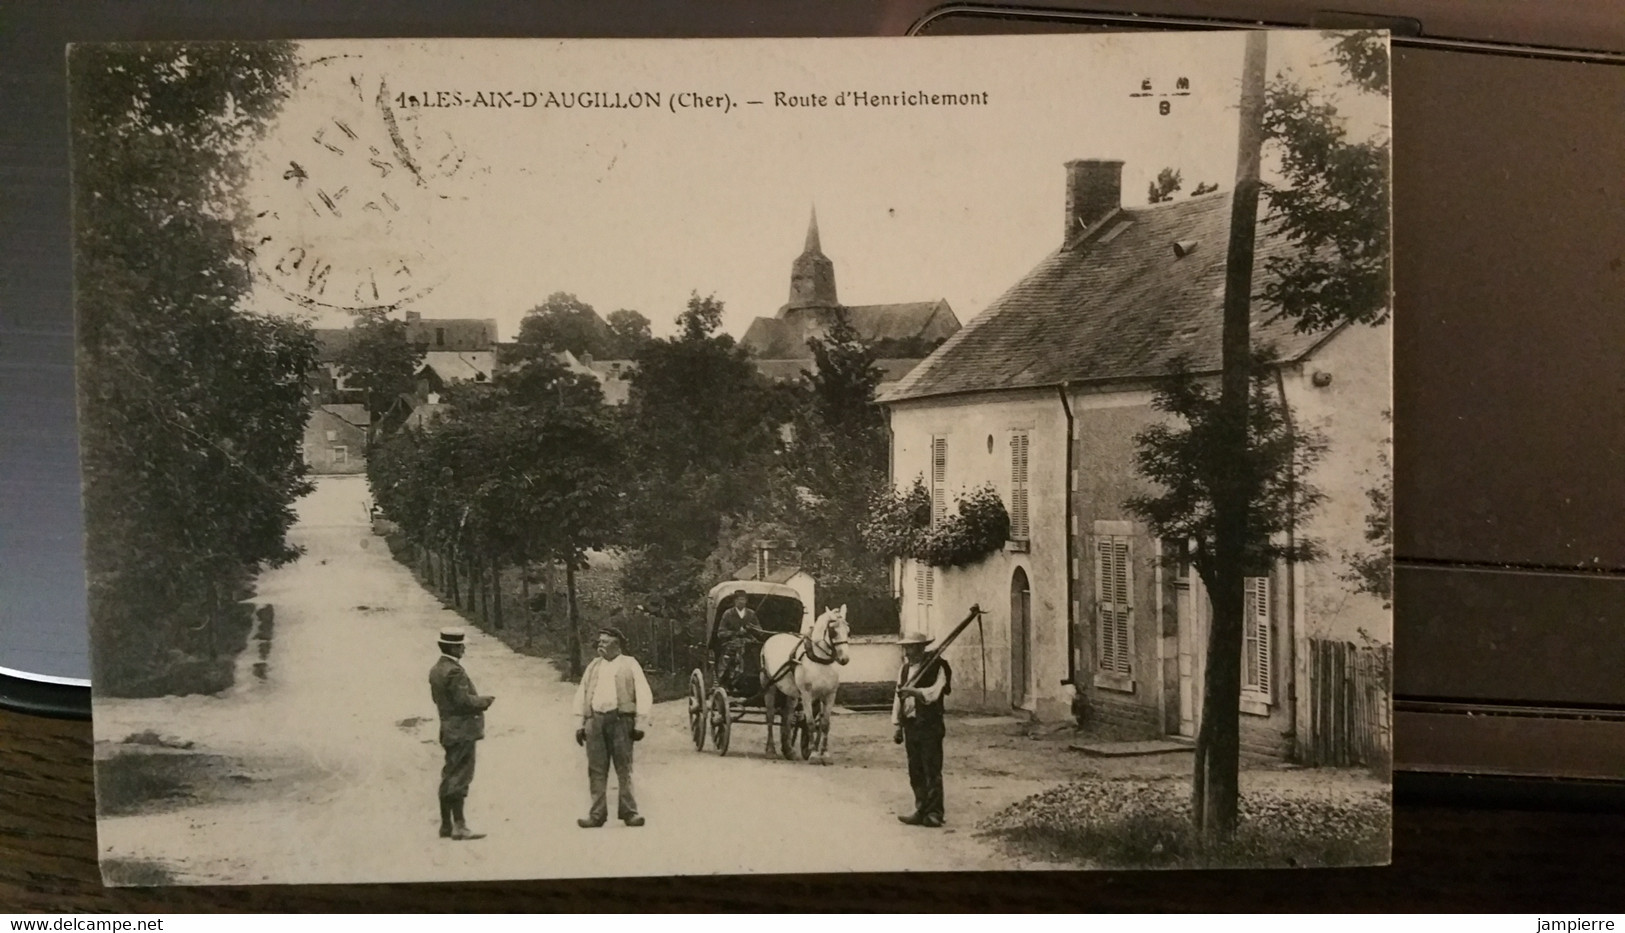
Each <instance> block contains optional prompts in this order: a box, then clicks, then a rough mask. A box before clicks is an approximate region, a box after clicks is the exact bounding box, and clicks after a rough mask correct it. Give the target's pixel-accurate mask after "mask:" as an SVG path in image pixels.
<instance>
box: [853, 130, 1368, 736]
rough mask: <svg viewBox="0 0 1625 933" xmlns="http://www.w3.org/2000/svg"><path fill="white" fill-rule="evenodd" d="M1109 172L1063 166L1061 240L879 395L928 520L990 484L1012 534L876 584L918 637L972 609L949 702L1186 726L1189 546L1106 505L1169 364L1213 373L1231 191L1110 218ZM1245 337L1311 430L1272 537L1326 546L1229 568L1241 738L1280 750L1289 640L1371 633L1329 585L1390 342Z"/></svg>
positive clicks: (1259, 328)
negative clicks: (981, 556) (930, 513)
mask: <svg viewBox="0 0 1625 933" xmlns="http://www.w3.org/2000/svg"><path fill="white" fill-rule="evenodd" d="M1120 173H1121V163H1115V162H1096V161H1079V162H1074V163H1070V164H1069V165H1068V177H1067V199H1066V235H1065V236H1064V238H1063V240H1062V244H1061V247H1060V248H1059V249H1058V250H1057V251H1056V252H1055V253H1054V254H1052V255H1051V256H1049V257H1047V258H1046V259H1045V260H1044V261H1043V262H1041V263H1040V264H1039V266H1038V267H1037V268H1035V269H1034V270H1033V272H1032V273H1030V274H1029V275H1028V276H1027V277H1025V278H1024V279H1022V280H1021V281H1020V282H1018V283H1017V284H1016V285H1015V286H1013V287H1012V288H1011V289H1010V290H1009V291H1007V292H1006V293H1005V294H1004V295H1003V296H1001V297H1000V298H999V299H998V300H996V301H995V302H994V303H993V304H991V305H990V306H989V308H988V309H987V310H986V311H985V312H984V313H983V314H982V315H979V316H978V317H977V318H976V319H974V320H972V321H971V323H970V324H969V325H968V326H967V327H966V328H965V329H964V330H962V331H960V332H959V333H958V334H956V335H955V336H954V337H953V338H950V340H949V341H948V342H947V343H945V344H944V345H943V346H942V347H941V348H940V349H939V350H938V351H937V352H936V353H934V354H933V355H932V356H931V357H930V358H928V359H927V360H926V361H925V362H923V363H922V364H921V365H920V366H919V367H918V368H916V369H915V370H914V372H912V373H910V375H909V376H908V377H906V378H905V379H904V380H902V381H901V382H900V383H898V384H897V385H896V386H894V387H891V388H890V389H889V390H888V391H886V392H885V393H884V394H883V396H882V401H883V403H884V404H885V405H886V408H887V410H888V412H889V418H890V424H891V431H892V437H893V445H892V474H893V478H894V480H895V481H896V482H897V484H898V485H900V486H902V485H907V484H909V483H911V482H912V481H913V479H914V477H916V476H919V477H921V478H922V479H923V480H924V481H925V483H926V484H927V487H928V488H929V489H930V490H931V492H932V496H933V502H934V508H935V510H936V511H937V514H939V515H940V514H943V511H944V510H945V509H952V503H953V500H954V499H955V497H957V496H960V495H963V494H964V493H965V492H968V491H969V490H970V489H973V488H975V487H977V486H980V485H984V484H991V485H992V486H993V488H994V489H995V490H996V491H997V492H998V493H999V496H1000V498H1001V499H1002V500H1003V501H1004V503H1005V505H1006V508H1007V510H1008V511H1009V512H1010V514H1011V525H1012V530H1011V534H1010V538H1011V540H1010V541H1009V542H1008V543H1007V544H1006V546H1005V547H1004V548H1003V549H1002V550H1001V551H999V552H997V553H994V554H992V555H991V556H989V557H988V558H987V559H985V560H983V561H981V562H979V563H976V564H974V565H971V566H969V567H965V568H957V569H943V568H930V567H925V566H923V565H920V564H918V563H917V562H914V561H900V562H898V564H897V567H896V588H897V593H898V596H899V598H900V601H901V606H902V613H903V623H904V625H905V626H907V627H919V628H921V629H923V630H925V631H926V632H927V633H929V634H931V635H932V636H933V637H937V636H941V635H943V634H945V633H946V632H947V631H948V630H950V629H951V628H952V627H953V626H954V625H955V624H956V623H958V622H959V621H960V620H961V619H962V618H964V616H965V614H966V613H967V612H968V610H969V609H970V607H971V606H972V605H979V606H980V607H981V608H982V610H983V611H984V612H985V616H984V617H983V619H982V621H981V625H980V628H978V627H977V626H975V625H973V626H972V627H971V628H970V629H968V630H967V631H966V632H965V633H964V634H963V635H962V636H961V637H960V638H959V640H958V641H956V642H955V644H954V645H953V647H952V648H950V649H949V652H948V656H949V658H950V660H951V661H952V663H953V664H954V666H955V671H956V674H957V683H956V687H955V691H954V694H953V702H954V703H955V704H957V705H958V706H960V707H962V708H974V709H980V710H985V711H1018V712H1022V713H1025V714H1029V715H1031V716H1033V717H1035V718H1037V719H1040V720H1063V719H1066V718H1068V717H1071V716H1076V717H1078V718H1079V719H1080V720H1081V721H1082V722H1084V723H1087V724H1090V725H1092V726H1095V727H1098V728H1100V729H1101V730H1103V731H1107V732H1111V733H1118V734H1121V735H1123V736H1125V737H1134V738H1150V737H1157V736H1184V737H1194V735H1195V734H1196V729H1197V728H1198V726H1199V724H1200V719H1201V705H1202V702H1201V700H1202V697H1201V694H1202V684H1203V677H1204V676H1205V654H1206V644H1207V630H1208V620H1209V618H1210V617H1211V605H1210V601H1209V599H1208V597H1207V594H1206V592H1205V590H1204V589H1203V587H1202V583H1201V580H1200V579H1199V577H1198V576H1197V575H1196V574H1195V573H1194V571H1193V570H1192V568H1191V567H1190V564H1189V561H1188V560H1185V559H1183V556H1184V554H1185V548H1186V547H1187V545H1186V543H1185V542H1177V541H1164V540H1160V539H1158V538H1157V537H1155V536H1154V535H1153V534H1152V533H1151V531H1150V529H1149V528H1147V527H1146V526H1145V525H1144V524H1143V523H1142V522H1140V521H1139V520H1138V519H1136V518H1135V516H1134V515H1132V514H1131V513H1130V512H1129V511H1128V509H1127V507H1126V502H1127V500H1128V499H1129V498H1130V497H1131V496H1134V495H1136V494H1143V493H1149V492H1153V491H1154V490H1153V489H1152V488H1151V486H1150V484H1149V482H1148V481H1146V480H1144V479H1143V478H1141V477H1140V476H1139V474H1138V473H1137V472H1136V469H1135V464H1134V456H1135V450H1136V441H1135V437H1136V435H1137V434H1139V433H1140V432H1141V431H1143V430H1145V429H1146V428H1147V427H1149V426H1151V425H1153V424H1157V423H1159V422H1164V421H1165V420H1166V419H1168V418H1169V417H1170V416H1169V415H1167V414H1166V413H1164V412H1161V411H1158V410H1157V409H1156V408H1155V407H1154V405H1153V398H1154V394H1155V391H1156V389H1157V387H1158V386H1159V385H1161V384H1162V383H1163V382H1164V380H1165V379H1166V375H1165V374H1166V373H1167V372H1168V371H1169V366H1170V364H1171V363H1172V362H1173V360H1174V359H1175V358H1176V357H1178V358H1182V359H1184V360H1185V362H1186V365H1187V367H1188V368H1189V369H1190V371H1192V372H1194V373H1197V374H1199V375H1201V376H1202V377H1203V378H1209V379H1212V378H1216V374H1217V370H1218V347H1219V334H1220V330H1221V324H1222V320H1221V317H1222V300H1223V278H1224V264H1225V244H1226V242H1227V239H1228V232H1229V231H1228V226H1229V206H1230V201H1229V196H1228V194H1226V193H1218V194H1213V195H1207V196H1205V197H1197V198H1190V199H1186V200H1182V201H1177V202H1174V203H1171V204H1164V205H1157V206H1151V207H1146V208H1137V209H1133V210H1128V209H1124V208H1123V207H1122V206H1121V203H1120V199H1119V192H1118V181H1119V179H1120ZM1257 242H1258V255H1259V259H1258V268H1260V269H1262V268H1263V264H1264V261H1265V259H1266V258H1267V257H1268V256H1271V255H1277V254H1278V252H1279V251H1280V250H1282V249H1285V248H1286V244H1285V243H1283V242H1280V241H1279V240H1277V239H1275V238H1272V237H1270V236H1269V235H1268V232H1267V230H1266V228H1264V227H1262V226H1261V227H1260V231H1259V239H1258V241H1257ZM1253 332H1254V342H1255V344H1258V345H1264V344H1268V345H1271V346H1274V347H1275V348H1276V350H1277V353H1278V358H1279V360H1280V363H1279V365H1278V366H1277V367H1276V372H1275V379H1274V383H1275V386H1274V389H1275V393H1274V394H1275V395H1276V396H1277V397H1278V398H1280V399H1283V400H1284V401H1286V402H1287V403H1288V405H1289V411H1290V412H1291V416H1292V419H1293V422H1292V423H1293V426H1294V427H1293V429H1294V430H1302V431H1307V430H1309V429H1311V428H1312V429H1313V430H1315V431H1317V432H1319V433H1320V434H1321V435H1322V436H1323V437H1324V438H1325V439H1326V441H1327V442H1328V452H1327V454H1326V455H1325V456H1324V457H1323V458H1322V459H1321V460H1320V461H1319V462H1318V463H1317V464H1316V465H1315V467H1314V469H1313V471H1312V473H1311V475H1309V476H1306V477H1303V479H1304V481H1305V482H1308V483H1310V484H1312V485H1314V486H1315V487H1316V488H1318V489H1319V490H1320V491H1321V492H1322V493H1324V494H1325V500H1324V502H1323V503H1322V504H1321V505H1320V506H1319V507H1318V508H1317V509H1316V510H1315V511H1314V512H1312V513H1311V514H1310V515H1309V516H1308V517H1307V518H1306V519H1305V520H1304V521H1302V522H1300V523H1299V525H1298V526H1297V528H1295V529H1294V531H1293V534H1294V535H1302V536H1304V537H1306V538H1309V539H1313V540H1315V541H1317V542H1319V544H1320V545H1321V549H1322V550H1323V552H1324V554H1325V557H1324V559H1322V560H1318V561H1314V562H1307V563H1286V562H1283V563H1282V564H1280V565H1279V566H1276V567H1271V568H1259V573H1258V575H1257V576H1254V577H1250V578H1249V579H1248V581H1247V593H1248V597H1247V602H1246V607H1247V608H1246V619H1245V626H1244V642H1243V672H1242V684H1243V694H1242V700H1241V712H1242V714H1243V715H1242V745H1243V749H1244V751H1246V752H1248V753H1251V754H1254V755H1260V756H1268V757H1290V756H1291V755H1292V754H1293V752H1294V743H1295V742H1297V741H1300V740H1301V739H1302V737H1303V732H1304V728H1305V726H1306V722H1307V719H1308V711H1307V709H1306V708H1305V706H1304V704H1305V702H1306V692H1305V691H1302V690H1299V689H1297V687H1298V685H1299V684H1301V683H1303V682H1304V681H1305V680H1306V678H1307V668H1306V665H1307V653H1308V652H1307V648H1306V645H1307V641H1308V639H1310V638H1335V639H1340V640H1356V639H1360V638H1363V637H1366V636H1367V635H1369V636H1370V637H1372V638H1374V639H1377V640H1380V641H1386V640H1388V639H1389V637H1390V634H1389V633H1390V630H1391V622H1390V615H1389V613H1388V611H1387V610H1386V609H1385V608H1384V607H1383V605H1382V603H1381V602H1380V601H1379V600H1378V599H1376V598H1375V597H1373V596H1371V595H1369V594H1365V593H1361V592H1358V591H1357V587H1355V586H1354V585H1353V584H1352V583H1350V582H1348V581H1347V580H1346V579H1345V576H1346V575H1347V573H1348V563H1347V558H1348V555H1349V554H1351V553H1355V552H1358V551H1361V550H1362V549H1363V548H1364V547H1365V546H1366V543H1365V541H1364V539H1363V531H1364V528H1365V517H1366V515H1367V513H1368V512H1369V509H1370V500H1369V498H1368V495H1367V492H1368V490H1370V489H1371V488H1373V487H1374V486H1376V485H1378V484H1379V483H1380V482H1381V481H1382V478H1383V476H1384V474H1385V472H1386V467H1385V465H1384V464H1383V462H1382V460H1381V459H1380V457H1381V452H1382V451H1383V449H1384V441H1385V439H1386V438H1387V437H1388V435H1389V425H1388V421H1387V418H1386V409H1387V407H1388V405H1389V401H1388V400H1389V397H1390V396H1389V360H1390V348H1389V344H1390V334H1389V330H1388V327H1387V325H1382V326H1377V327H1366V326H1346V327H1343V328H1341V329H1338V330H1335V331H1333V332H1331V333H1322V334H1308V335H1305V334H1297V333H1295V332H1294V331H1293V329H1292V326H1291V323H1290V322H1287V321H1281V320H1275V319H1273V318H1270V317H1268V316H1267V314H1266V313H1264V312H1262V311H1255V318H1254V323H1253Z"/></svg>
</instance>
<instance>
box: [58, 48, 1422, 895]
mask: <svg viewBox="0 0 1625 933" xmlns="http://www.w3.org/2000/svg"><path fill="white" fill-rule="evenodd" d="M67 67H68V75H69V82H70V104H71V135H72V188H73V222H74V303H75V315H76V322H77V324H76V327H77V332H76V333H77V336H76V339H77V354H78V356H77V379H78V393H79V414H80V432H81V450H82V458H83V472H84V476H83V480H84V487H83V488H84V507H85V518H86V566H87V581H86V582H87V592H88V598H89V609H90V621H91V643H92V651H93V678H92V681H93V690H94V699H93V727H94V735H95V749H94V754H95V771H96V795H97V836H98V845H99V850H100V851H99V858H100V864H101V870H102V874H103V878H104V880H105V882H106V883H107V884H110V885H116V886H159V885H215V884H229V885H242V884H309V883H340V882H352V883H353V882H428V881H454V880H457V881H461V880H487V879H531V878H579V877H626V876H659V875H693V874H704V875H716V874H724V875H731V874H756V873H828V872H903V871H919V872H925V871H990V870H992V871H1002V870H1046V869H1060V870H1075V869H1199V868H1259V867H1271V868H1281V867H1301V868H1316V867H1337V866H1363V865H1382V864H1387V863H1388V861H1389V857H1390V837H1391V831H1390V830H1391V814H1392V799H1391V770H1392V749H1393V742H1392V721H1393V719H1392V700H1391V696H1392V688H1391V682H1392V672H1393V646H1392V642H1393V638H1392V609H1391V603H1392V562H1393V547H1392V534H1391V528H1392V515H1391V511H1392V487H1393V484H1392V468H1391V460H1392V452H1391V433H1392V432H1391V421H1392V407H1391V406H1392V401H1391V398H1392V394H1391V355H1392V354H1391V344H1392V337H1391V330H1390V329H1391V316H1390V312H1391V306H1392V301H1391V285H1390V282H1391V276H1390V266H1391V252H1390V246H1391V244H1390V232H1389V228H1390V150H1391V134H1390V109H1389V46H1388V37H1387V34H1386V33H1385V32H1381V31H1364V30H1361V31H1319V30H1251V31H1201V32H1161V33H1098V34H1088V35H1032V36H977V37H970V36H965V37H934V38H898V39H772V40H767V39H748V40H747V39H731V40H664V39H662V40H552V39H548V40H543V39H511V40H486V39H481V40H473V39H467V40H447V39H436V40H409V39H399V40H320V41H275V42H271V41H264V42H191V43H179V42H166V43H148V44H122V43H121V44H79V45H75V46H73V47H72V48H71V49H70V50H69V54H68V62H67Z"/></svg>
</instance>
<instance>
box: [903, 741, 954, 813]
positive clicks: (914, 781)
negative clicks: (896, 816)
mask: <svg viewBox="0 0 1625 933" xmlns="http://www.w3.org/2000/svg"><path fill="white" fill-rule="evenodd" d="M942 735H943V728H942V726H941V725H940V724H935V725H933V724H920V725H916V724H911V723H910V721H909V720H907V719H905V720H903V749H904V751H906V752H908V783H909V784H910V786H912V787H913V788H914V814H915V815H916V816H935V817H936V818H937V819H939V820H940V819H942V818H943V817H944V815H945V814H944V813H943V799H942Z"/></svg>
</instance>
